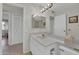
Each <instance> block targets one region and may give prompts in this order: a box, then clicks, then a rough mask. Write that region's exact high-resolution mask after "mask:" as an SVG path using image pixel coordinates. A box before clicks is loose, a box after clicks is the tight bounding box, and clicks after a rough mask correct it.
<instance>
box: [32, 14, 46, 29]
mask: <svg viewBox="0 0 79 59" xmlns="http://www.w3.org/2000/svg"><path fill="white" fill-rule="evenodd" d="M45 27H46V18H45V17H44V16H38V15H37V16H32V28H45Z"/></svg>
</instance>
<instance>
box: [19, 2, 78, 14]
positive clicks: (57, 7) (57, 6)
mask: <svg viewBox="0 0 79 59" xmlns="http://www.w3.org/2000/svg"><path fill="white" fill-rule="evenodd" d="M18 4H19V5H22V6H26V5H28V6H29V5H30V6H34V7H39V6H41V7H42V8H43V7H45V6H47V4H48V3H18ZM73 9H79V3H53V7H52V8H51V10H53V11H54V12H55V14H57V15H58V14H61V13H64V12H67V11H72V10H73Z"/></svg>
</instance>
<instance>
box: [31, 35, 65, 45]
mask: <svg viewBox="0 0 79 59" xmlns="http://www.w3.org/2000/svg"><path fill="white" fill-rule="evenodd" d="M32 38H35V39H36V38H37V39H36V40H37V41H38V42H39V43H41V44H42V45H44V46H49V45H51V44H53V43H55V42H60V43H64V41H63V40H61V39H62V38H57V37H52V36H46V37H44V38H41V37H40V36H37V35H32Z"/></svg>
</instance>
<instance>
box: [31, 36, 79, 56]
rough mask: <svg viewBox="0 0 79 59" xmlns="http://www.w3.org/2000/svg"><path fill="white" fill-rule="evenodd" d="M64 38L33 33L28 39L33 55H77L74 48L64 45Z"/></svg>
mask: <svg viewBox="0 0 79 59" xmlns="http://www.w3.org/2000/svg"><path fill="white" fill-rule="evenodd" d="M60 39H64V38H59V39H58V38H57V37H55V36H54V37H50V36H49V37H48V36H46V37H41V36H38V35H33V36H32V37H31V39H30V50H31V52H32V54H33V55H78V54H79V53H78V52H77V51H75V50H74V49H72V48H70V47H69V46H66V45H65V44H64V41H63V40H60Z"/></svg>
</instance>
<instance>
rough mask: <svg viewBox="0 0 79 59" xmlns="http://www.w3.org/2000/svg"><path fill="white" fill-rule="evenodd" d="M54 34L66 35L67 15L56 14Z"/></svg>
mask: <svg viewBox="0 0 79 59" xmlns="http://www.w3.org/2000/svg"><path fill="white" fill-rule="evenodd" d="M54 34H55V35H57V36H60V37H64V36H65V35H66V15H65V14H63V15H59V16H56V17H55V19H54Z"/></svg>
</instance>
